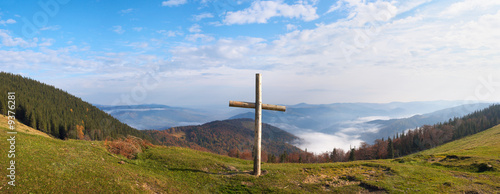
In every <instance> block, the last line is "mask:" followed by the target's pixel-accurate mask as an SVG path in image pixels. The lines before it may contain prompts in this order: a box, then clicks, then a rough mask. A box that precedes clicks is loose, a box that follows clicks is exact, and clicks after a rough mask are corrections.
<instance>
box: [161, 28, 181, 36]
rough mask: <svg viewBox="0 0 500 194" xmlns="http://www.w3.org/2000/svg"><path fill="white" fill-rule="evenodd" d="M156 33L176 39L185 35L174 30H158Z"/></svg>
mask: <svg viewBox="0 0 500 194" xmlns="http://www.w3.org/2000/svg"><path fill="white" fill-rule="evenodd" d="M156 33H158V34H161V35H163V36H167V37H176V36H182V35H183V33H182V32H179V31H172V30H168V31H167V30H157V31H156Z"/></svg>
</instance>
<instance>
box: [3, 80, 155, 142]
mask: <svg viewBox="0 0 500 194" xmlns="http://www.w3.org/2000/svg"><path fill="white" fill-rule="evenodd" d="M0 83H1V85H0V91H1V92H0V114H3V115H6V114H7V110H8V109H7V92H15V96H16V99H15V101H16V108H15V113H16V114H15V116H16V119H17V120H18V121H20V122H22V123H23V124H25V125H27V126H30V127H32V128H34V129H37V130H40V131H42V132H45V133H47V134H49V135H52V136H54V137H56V138H60V139H67V138H69V139H87V140H104V139H106V138H108V137H109V138H118V137H126V136H127V135H133V136H136V137H140V138H145V139H147V140H149V139H150V138H148V137H147V136H145V135H144V134H143V133H141V132H140V131H138V130H136V129H134V128H132V127H130V126H128V125H126V124H123V123H121V122H120V121H118V120H117V119H115V118H113V117H112V116H111V115H109V114H107V113H105V112H103V111H101V110H100V109H98V108H97V107H95V106H93V105H91V104H89V103H87V102H84V101H83V100H82V99H80V98H78V97H75V96H73V95H71V94H69V93H67V92H66V91H63V90H61V89H58V88H55V87H53V86H50V85H47V84H44V83H41V82H39V81H36V80H33V79H30V78H26V77H23V76H20V75H15V74H12V73H6V72H0Z"/></svg>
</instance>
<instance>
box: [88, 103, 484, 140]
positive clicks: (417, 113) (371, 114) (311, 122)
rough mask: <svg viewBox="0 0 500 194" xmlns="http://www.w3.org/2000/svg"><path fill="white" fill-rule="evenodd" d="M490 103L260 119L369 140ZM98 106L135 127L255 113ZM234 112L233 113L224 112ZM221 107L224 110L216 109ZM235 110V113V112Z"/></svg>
mask: <svg viewBox="0 0 500 194" xmlns="http://www.w3.org/2000/svg"><path fill="white" fill-rule="evenodd" d="M488 105H489V104H488V103H482V104H474V105H464V102H463V101H430V102H392V103H383V104H379V103H334V104H322V105H313V104H305V103H302V104H297V105H288V106H287V111H286V112H275V111H266V110H264V111H263V122H264V123H269V124H272V125H273V126H276V127H279V128H281V129H283V130H285V131H287V132H290V133H292V134H295V135H299V136H300V134H304V133H313V132H314V133H316V132H319V133H322V134H327V135H334V136H341V137H344V136H348V137H351V139H356V140H359V141H365V142H368V143H373V140H375V139H378V138H387V137H388V136H392V135H394V134H396V133H401V132H402V131H404V130H407V129H410V128H412V129H413V128H415V127H417V126H421V125H424V124H435V123H438V122H444V121H448V119H450V118H453V117H461V116H464V115H466V114H468V113H471V112H473V111H475V110H478V109H482V108H486V107H487V106H488ZM97 107H99V108H101V109H102V110H103V111H105V112H107V113H109V114H111V115H112V116H114V117H115V118H117V119H119V120H120V121H122V122H124V123H127V124H128V125H130V126H133V127H135V128H137V129H168V128H171V127H177V126H185V125H199V124H202V123H206V122H210V121H213V120H224V119H240V118H247V119H253V118H254V112H253V111H252V110H246V109H233V108H230V107H227V109H223V110H226V112H224V111H217V113H216V112H210V111H206V110H196V109H189V108H181V107H171V106H165V105H158V104H150V105H133V106H103V105H97ZM231 111H233V113H234V115H233V116H227V115H230V114H231ZM221 112H223V113H221ZM238 113H239V114H238Z"/></svg>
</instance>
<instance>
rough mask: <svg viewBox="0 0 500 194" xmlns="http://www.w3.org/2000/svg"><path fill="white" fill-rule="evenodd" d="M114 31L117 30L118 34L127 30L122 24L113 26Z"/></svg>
mask: <svg viewBox="0 0 500 194" xmlns="http://www.w3.org/2000/svg"><path fill="white" fill-rule="evenodd" d="M113 32H116V33H118V34H123V33H124V32H125V30H124V29H123V28H122V26H113Z"/></svg>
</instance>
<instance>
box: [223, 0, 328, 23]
mask: <svg viewBox="0 0 500 194" xmlns="http://www.w3.org/2000/svg"><path fill="white" fill-rule="evenodd" d="M272 17H286V18H297V19H301V20H303V21H312V20H315V19H317V18H319V16H318V15H317V14H316V8H315V7H313V6H312V5H309V4H302V3H298V4H294V5H288V4H286V3H283V2H281V1H278V2H276V1H256V2H253V3H252V5H251V7H249V8H247V9H244V10H241V11H235V12H227V13H226V17H225V18H224V21H223V22H224V24H226V25H232V24H250V23H267V21H268V20H269V19H270V18H272Z"/></svg>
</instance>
